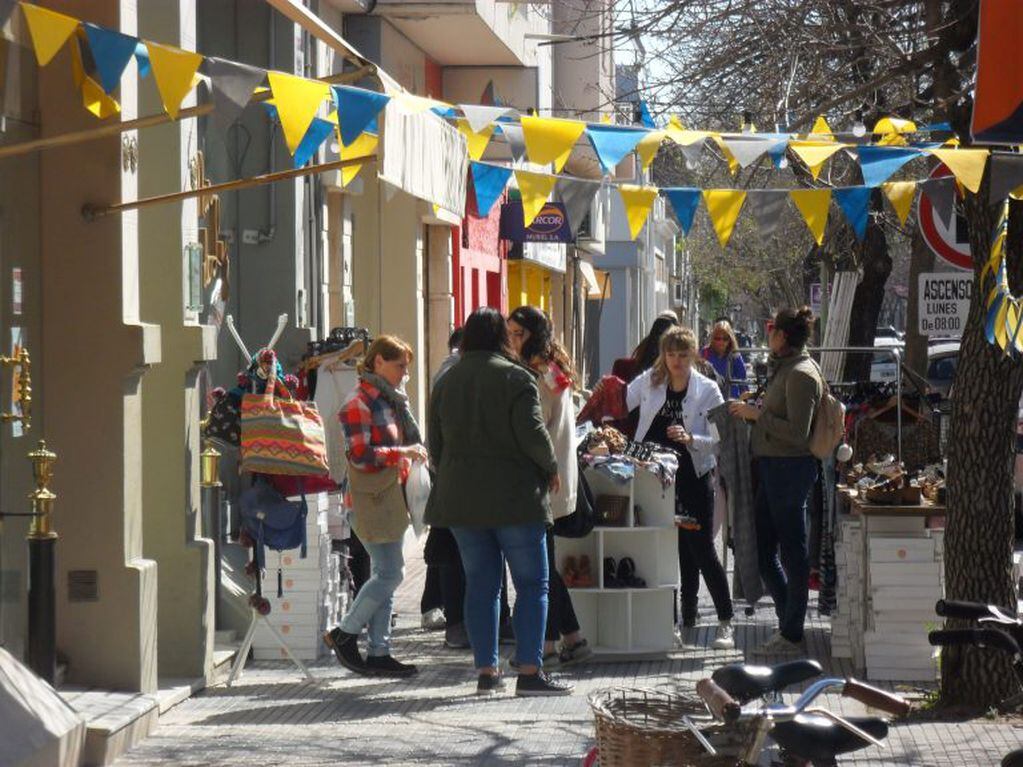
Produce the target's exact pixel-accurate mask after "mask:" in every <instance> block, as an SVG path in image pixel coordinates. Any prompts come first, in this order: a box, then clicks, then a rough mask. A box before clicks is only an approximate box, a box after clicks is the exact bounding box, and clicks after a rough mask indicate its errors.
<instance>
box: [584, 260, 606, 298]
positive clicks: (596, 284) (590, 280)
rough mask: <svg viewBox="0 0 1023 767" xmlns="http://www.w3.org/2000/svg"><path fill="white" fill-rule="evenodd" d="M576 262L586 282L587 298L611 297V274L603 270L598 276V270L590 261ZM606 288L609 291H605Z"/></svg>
mask: <svg viewBox="0 0 1023 767" xmlns="http://www.w3.org/2000/svg"><path fill="white" fill-rule="evenodd" d="M576 264H577V265H578V266H579V273H580V274H581V275H582V276H583V282H585V283H586V297H587V298H610V297H611V283H610V282H609V281H608V277H609V276H610V275H609V274H608V273H607V272H605V271H601V272H600V274H599V276H598V274H597V270H596V269H594V268H593V264H591V263H589V262H588V261H576ZM605 289H606V290H607V293H605V292H604V290H605Z"/></svg>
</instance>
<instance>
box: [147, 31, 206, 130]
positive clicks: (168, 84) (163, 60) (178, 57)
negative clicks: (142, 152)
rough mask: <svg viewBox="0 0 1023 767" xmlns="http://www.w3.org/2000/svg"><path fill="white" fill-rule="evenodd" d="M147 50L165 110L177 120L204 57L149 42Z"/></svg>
mask: <svg viewBox="0 0 1023 767" xmlns="http://www.w3.org/2000/svg"><path fill="white" fill-rule="evenodd" d="M146 49H147V50H148V51H149V61H150V63H151V64H152V65H153V77H154V78H155V79H156V87H157V88H159V89H160V98H161V99H163V108H164V109H166V110H167V114H169V115H170V116H171V117H172V118H173V119H175V120H176V119H177V118H178V110H179V109H180V108H181V102H182V100H184V98H185V95H186V94H187V93H188V92H189V91H190V90H192V85H193V83H194V82H195V74H196V71H197V70H198V69H199V65H200V64H202V61H203V59H202V56H200V55H199V54H198V53H193V52H192V51H183V50H181V49H180V48H175V47H173V46H171V45H158V44H157V43H150V42H148V41H147V42H146Z"/></svg>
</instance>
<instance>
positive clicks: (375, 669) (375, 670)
mask: <svg viewBox="0 0 1023 767" xmlns="http://www.w3.org/2000/svg"><path fill="white" fill-rule="evenodd" d="M366 670H367V671H368V672H369V673H370V674H373V675H374V676H394V677H407V676H412V675H414V674H415V673H416V672H417V671H418V670H419V669H417V668H416V667H415V666H413V665H412V664H411V663H402V662H401V661H398V660H395V659H394V658H392V657H391V656H390V655H370V656H369V657H367V658H366Z"/></svg>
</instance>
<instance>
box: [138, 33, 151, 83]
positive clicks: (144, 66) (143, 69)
mask: <svg viewBox="0 0 1023 767" xmlns="http://www.w3.org/2000/svg"><path fill="white" fill-rule="evenodd" d="M135 66H136V68H137V69H138V71H139V77H140V78H142V79H145V78H147V77H149V73H150V72H152V71H153V64H152V62H151V61H150V60H149V49H148V48H146V41H145V40H141V41H139V44H138V45H136V46H135Z"/></svg>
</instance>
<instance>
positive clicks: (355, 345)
mask: <svg viewBox="0 0 1023 767" xmlns="http://www.w3.org/2000/svg"><path fill="white" fill-rule="evenodd" d="M365 352H366V342H365V341H363V340H361V339H360V340H358V341H352V343H350V344H348V346H346V347H345V348H344V349H339V350H337V351H333V352H326V353H324V354H317V355H316V356H315V357H308V358H306V359H304V360H302V364H301V366H300V369H301V370H312V369H313V368H320V367H325V368H326V369H328V370H334V369H335V366H336V365H338V364H340V363H342V362H348V361H349V360H351V359H354V358H355V357H361V356H362V355H363V354H365Z"/></svg>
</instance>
